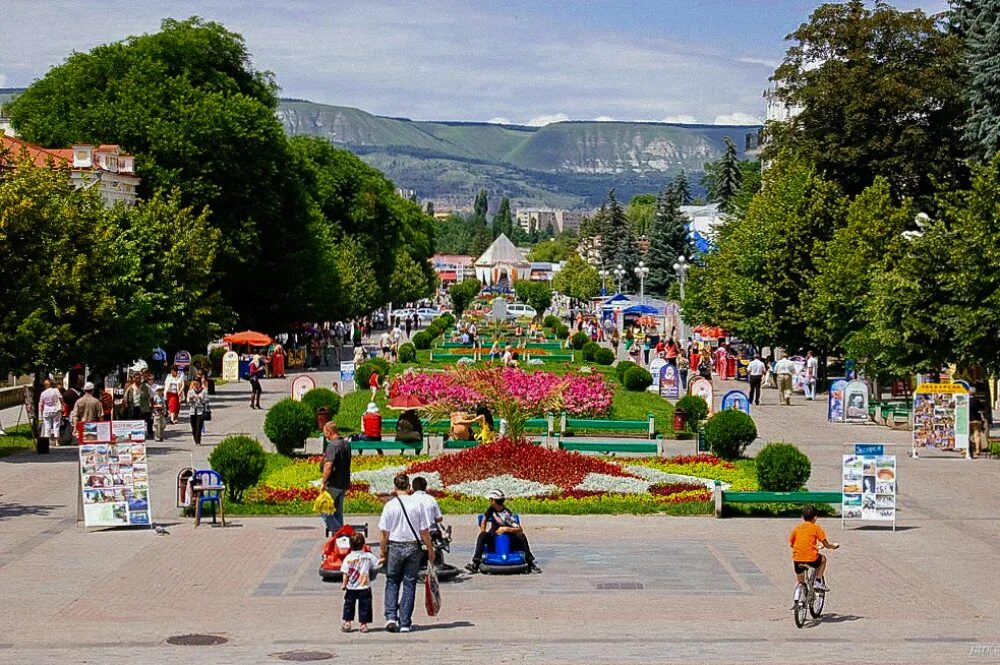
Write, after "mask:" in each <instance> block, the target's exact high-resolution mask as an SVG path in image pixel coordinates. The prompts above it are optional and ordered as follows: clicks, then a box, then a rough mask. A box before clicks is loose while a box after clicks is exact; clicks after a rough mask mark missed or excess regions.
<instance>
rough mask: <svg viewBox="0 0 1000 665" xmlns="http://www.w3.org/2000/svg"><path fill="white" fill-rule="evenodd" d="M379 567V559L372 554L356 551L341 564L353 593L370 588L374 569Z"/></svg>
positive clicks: (348, 586) (341, 570) (341, 569)
mask: <svg viewBox="0 0 1000 665" xmlns="http://www.w3.org/2000/svg"><path fill="white" fill-rule="evenodd" d="M377 565H378V557H377V556H375V555H374V554H372V553H371V552H364V551H362V550H355V551H353V552H351V553H350V554H348V555H347V556H345V557H344V561H343V563H341V564H340V572H342V573H343V574H344V579H346V580H347V588H348V589H349V590H351V591H357V590H360V589H367V588H369V586H371V572H372V569H373V568H375V566H377Z"/></svg>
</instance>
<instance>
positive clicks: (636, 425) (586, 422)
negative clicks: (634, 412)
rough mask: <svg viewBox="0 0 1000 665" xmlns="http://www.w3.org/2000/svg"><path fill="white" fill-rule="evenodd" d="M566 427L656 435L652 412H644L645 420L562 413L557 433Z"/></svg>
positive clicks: (563, 432)
mask: <svg viewBox="0 0 1000 665" xmlns="http://www.w3.org/2000/svg"><path fill="white" fill-rule="evenodd" d="M567 429H586V430H595V431H598V432H642V433H643V434H645V435H646V436H647V437H649V438H650V439H652V438H653V437H654V436H656V420H655V417H654V416H653V414H652V413H647V414H646V420H606V419H600V418H567V417H566V414H565V413H563V414H562V417H561V418H560V420H559V434H560V435H565V434H566V430H567Z"/></svg>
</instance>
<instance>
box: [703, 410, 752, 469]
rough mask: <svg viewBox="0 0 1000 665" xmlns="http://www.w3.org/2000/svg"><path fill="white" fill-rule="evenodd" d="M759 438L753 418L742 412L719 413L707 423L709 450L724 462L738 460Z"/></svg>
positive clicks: (728, 411)
mask: <svg viewBox="0 0 1000 665" xmlns="http://www.w3.org/2000/svg"><path fill="white" fill-rule="evenodd" d="M756 438H757V425H755V424H754V422H753V418H751V417H750V416H748V415H747V414H745V413H743V412H742V411H734V410H732V409H727V410H726V411H719V412H718V413H716V414H715V415H714V416H712V417H711V418H709V419H708V422H707V423H705V439H706V441H707V442H708V447H709V450H711V451H712V453H713V454H714V455H716V456H717V457H721V458H722V459H724V460H737V459H739V458H740V457H742V456H743V452H744V451H745V450H746V449H747V446H749V445H750V444H751V443H753V440H754V439H756Z"/></svg>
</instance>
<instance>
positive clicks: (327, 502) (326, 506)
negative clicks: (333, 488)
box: [313, 490, 336, 513]
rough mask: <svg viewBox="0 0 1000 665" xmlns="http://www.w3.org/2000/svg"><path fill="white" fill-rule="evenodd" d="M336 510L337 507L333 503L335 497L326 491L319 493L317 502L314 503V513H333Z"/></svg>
mask: <svg viewBox="0 0 1000 665" xmlns="http://www.w3.org/2000/svg"><path fill="white" fill-rule="evenodd" d="M335 510H336V506H334V503H333V497H332V496H330V493H329V492H327V491H326V490H323V491H322V492H320V493H319V496H317V497H316V500H315V501H313V512H314V513H332V512H334V511H335Z"/></svg>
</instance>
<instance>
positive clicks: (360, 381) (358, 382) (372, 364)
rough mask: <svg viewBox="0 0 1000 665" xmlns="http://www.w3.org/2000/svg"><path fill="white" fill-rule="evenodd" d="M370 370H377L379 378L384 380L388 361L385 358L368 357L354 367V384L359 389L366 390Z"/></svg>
mask: <svg viewBox="0 0 1000 665" xmlns="http://www.w3.org/2000/svg"><path fill="white" fill-rule="evenodd" d="M372 372H378V376H379V379H380V380H382V381H384V380H385V378H386V377H387V376H389V363H388V361H386V360H385V358H369V359H368V360H366V361H364V362H363V363H361V364H360V365H358V366H357V367H355V368H354V385H355V386H357V387H358V388H360V389H361V390H368V379H370V378H371V375H372Z"/></svg>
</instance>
